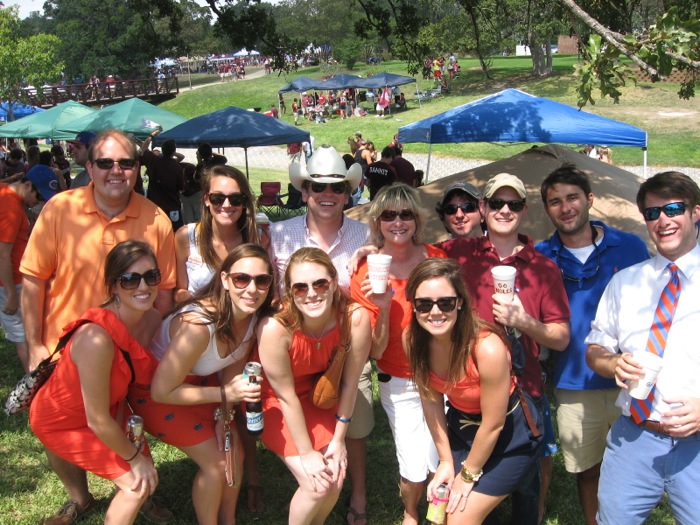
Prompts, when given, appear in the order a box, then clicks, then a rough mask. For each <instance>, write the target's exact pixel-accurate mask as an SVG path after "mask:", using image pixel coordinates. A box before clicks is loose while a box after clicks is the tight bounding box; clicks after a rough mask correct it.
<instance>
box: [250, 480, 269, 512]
mask: <svg viewBox="0 0 700 525" xmlns="http://www.w3.org/2000/svg"><path fill="white" fill-rule="evenodd" d="M264 493H265V491H264V490H263V488H262V487H261V486H260V485H248V487H247V488H246V506H247V507H248V512H252V513H258V512H261V513H262V512H265V502H264V501H263V494H264Z"/></svg>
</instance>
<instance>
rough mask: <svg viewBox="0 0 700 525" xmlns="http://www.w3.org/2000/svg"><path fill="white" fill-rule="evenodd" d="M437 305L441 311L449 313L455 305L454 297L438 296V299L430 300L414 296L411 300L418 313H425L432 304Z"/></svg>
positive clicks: (429, 309)
mask: <svg viewBox="0 0 700 525" xmlns="http://www.w3.org/2000/svg"><path fill="white" fill-rule="evenodd" d="M435 305H437V307H438V308H439V309H440V311H441V312H443V313H446V314H447V313H450V312H451V311H453V310H454V309H455V308H456V307H457V298H456V297H440V299H436V300H434V301H433V300H432V299H428V298H426V297H416V298H415V299H414V300H413V307H414V308H415V309H416V312H418V313H419V314H427V313H429V312H430V311H431V310H432V309H433V306H435Z"/></svg>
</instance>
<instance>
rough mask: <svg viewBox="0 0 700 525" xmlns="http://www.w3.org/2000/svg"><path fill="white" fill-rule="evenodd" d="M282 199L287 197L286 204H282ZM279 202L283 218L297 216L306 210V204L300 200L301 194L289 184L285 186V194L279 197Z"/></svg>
mask: <svg viewBox="0 0 700 525" xmlns="http://www.w3.org/2000/svg"><path fill="white" fill-rule="evenodd" d="M284 197H287V202H286V203H284V204H282V199H283V198H284ZM279 201H280V208H281V210H282V214H283V215H284V216H285V217H291V216H293V215H297V214H299V212H301V213H303V212H304V209H305V208H306V203H305V202H304V200H303V199H302V198H301V192H300V191H299V190H297V189H296V188H295V187H294V186H292V185H291V184H287V193H284V194H282V195H280V196H279Z"/></svg>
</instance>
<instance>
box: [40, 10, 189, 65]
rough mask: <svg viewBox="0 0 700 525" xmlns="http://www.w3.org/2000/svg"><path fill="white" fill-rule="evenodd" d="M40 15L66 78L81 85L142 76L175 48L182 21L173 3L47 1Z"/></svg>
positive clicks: (180, 12) (181, 12)
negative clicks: (49, 24)
mask: <svg viewBox="0 0 700 525" xmlns="http://www.w3.org/2000/svg"><path fill="white" fill-rule="evenodd" d="M44 9H45V14H46V16H47V17H50V18H52V19H53V23H54V25H53V32H54V33H55V34H56V35H57V36H58V37H59V38H60V40H61V48H60V50H59V53H60V56H61V57H63V59H64V60H65V62H66V74H67V75H68V77H69V78H75V77H82V78H83V79H87V78H89V77H90V76H92V75H94V74H98V75H100V76H105V75H107V74H114V75H119V76H122V77H126V78H128V77H134V76H141V75H143V74H145V73H146V70H147V68H148V64H149V63H150V62H151V61H152V60H153V59H154V58H156V57H158V56H164V55H167V54H168V52H169V51H171V50H172V49H174V48H176V43H177V36H178V34H179V31H180V20H181V19H182V16H183V10H182V8H181V6H180V4H179V2H175V1H174V0H149V1H147V0H48V1H47V2H46V3H45V4H44ZM162 20H165V21H166V22H165V23H161V24H160V26H157V22H158V21H162Z"/></svg>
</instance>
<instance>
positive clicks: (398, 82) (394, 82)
mask: <svg viewBox="0 0 700 525" xmlns="http://www.w3.org/2000/svg"><path fill="white" fill-rule="evenodd" d="M411 83H415V84H416V93H418V81H417V80H416V79H415V78H413V77H408V76H406V75H397V74H395V73H379V74H377V75H373V76H371V77H368V78H366V79H364V80H363V81H362V82H361V83H360V85H359V86H358V87H361V88H365V89H368V88H372V89H379V88H384V87H396V86H403V85H404V84H411ZM417 100H418V106H420V105H421V103H420V97H418V99H417ZM389 111H391V105H390V106H389Z"/></svg>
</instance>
